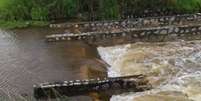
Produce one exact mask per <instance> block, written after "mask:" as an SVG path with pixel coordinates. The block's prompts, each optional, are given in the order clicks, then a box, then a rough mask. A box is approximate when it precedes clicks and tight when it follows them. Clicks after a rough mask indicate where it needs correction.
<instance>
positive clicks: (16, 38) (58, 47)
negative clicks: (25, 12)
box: [0, 28, 106, 101]
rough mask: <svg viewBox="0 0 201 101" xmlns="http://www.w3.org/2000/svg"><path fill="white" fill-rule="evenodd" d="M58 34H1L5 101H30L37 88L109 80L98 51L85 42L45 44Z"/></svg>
mask: <svg viewBox="0 0 201 101" xmlns="http://www.w3.org/2000/svg"><path fill="white" fill-rule="evenodd" d="M55 32H58V30H53V29H49V28H29V29H18V30H6V31H5V30H0V96H1V97H0V98H1V99H4V100H8V101H12V100H16V99H21V100H22V101H23V100H27V98H28V100H29V98H31V97H32V95H33V85H34V84H39V83H44V82H55V81H64V80H76V79H88V78H93V77H97V76H100V77H101V76H106V73H102V71H106V70H105V68H104V67H105V65H103V64H102V63H101V62H100V61H99V60H98V59H99V56H98V55H97V50H96V48H95V47H91V46H89V45H87V44H85V43H83V42H59V43H47V42H45V40H44V36H45V35H47V34H51V33H55ZM94 67H95V68H94ZM100 71H101V72H100ZM93 72H95V73H93ZM97 74H98V75H97ZM71 100H72V101H77V100H80V101H82V100H83V101H88V100H90V99H89V97H75V98H72V99H71Z"/></svg>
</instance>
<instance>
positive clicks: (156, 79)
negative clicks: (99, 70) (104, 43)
mask: <svg viewBox="0 0 201 101" xmlns="http://www.w3.org/2000/svg"><path fill="white" fill-rule="evenodd" d="M98 51H99V53H100V55H101V57H102V59H103V60H105V61H106V62H107V63H108V64H109V65H110V67H108V69H109V71H108V75H109V76H110V77H116V76H125V75H136V74H144V75H147V76H148V79H149V81H150V83H151V84H152V85H153V87H154V89H152V90H150V91H145V92H141V93H132V92H130V93H125V94H122V95H114V96H113V97H112V98H111V99H110V100H111V101H200V99H201V64H200V62H201V41H193V42H185V41H182V40H180V41H178V42H166V43H135V44H127V45H119V46H114V47H99V48H98Z"/></svg>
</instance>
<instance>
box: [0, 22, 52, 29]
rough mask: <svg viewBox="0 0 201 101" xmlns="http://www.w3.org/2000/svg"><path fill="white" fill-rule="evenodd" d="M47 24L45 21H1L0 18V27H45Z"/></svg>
mask: <svg viewBox="0 0 201 101" xmlns="http://www.w3.org/2000/svg"><path fill="white" fill-rule="evenodd" d="M48 25H49V22H47V21H3V20H0V28H2V29H15V28H28V27H46V26H48Z"/></svg>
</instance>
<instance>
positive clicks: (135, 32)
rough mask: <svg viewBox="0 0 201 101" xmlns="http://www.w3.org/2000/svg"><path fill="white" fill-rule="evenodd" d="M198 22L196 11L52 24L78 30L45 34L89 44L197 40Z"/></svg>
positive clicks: (200, 25) (200, 18) (199, 16)
mask: <svg viewBox="0 0 201 101" xmlns="http://www.w3.org/2000/svg"><path fill="white" fill-rule="evenodd" d="M200 22H201V14H199V13H198V14H185V15H177V16H162V17H147V18H136V19H126V20H121V21H102V22H101V21H97V22H82V23H66V24H52V25H50V27H51V28H66V29H68V28H72V27H73V26H76V27H77V29H78V30H79V31H80V32H78V33H73V32H69V33H64V34H52V35H48V36H46V41H47V42H57V41H84V42H87V43H89V44H98V42H100V41H109V42H110V41H112V40H116V39H124V40H127V41H129V42H154V41H168V40H175V39H182V40H194V39H195V40H197V39H200V38H201V36H200V31H201V23H200ZM109 42H108V43H109Z"/></svg>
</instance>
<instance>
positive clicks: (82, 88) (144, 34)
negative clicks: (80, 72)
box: [34, 13, 201, 99]
mask: <svg viewBox="0 0 201 101" xmlns="http://www.w3.org/2000/svg"><path fill="white" fill-rule="evenodd" d="M50 27H51V28H55V29H71V28H75V29H76V30H77V31H72V32H71V31H69V32H64V33H61V34H59V33H58V34H52V35H47V36H46V42H59V41H66V42H68V41H83V42H86V43H88V44H90V45H97V46H100V45H102V42H103V43H104V42H105V43H107V44H108V43H109V44H111V43H113V42H114V43H115V44H118V43H124V42H129V43H134V42H162V41H174V40H175V41H176V40H178V39H181V40H200V39H201V14H200V13H197V14H185V15H176V16H160V17H146V18H135V19H125V20H116V21H96V22H81V23H63V24H51V25H50ZM119 40H120V41H119ZM122 40H123V41H122ZM151 88H152V87H151V85H150V84H149V82H148V81H147V80H146V76H144V75H134V76H126V77H116V78H103V79H99V78H98V79H91V80H74V81H64V82H55V83H44V84H40V85H36V86H34V96H35V98H37V99H46V98H56V97H59V96H61V95H66V96H78V95H86V94H89V93H92V92H96V93H108V92H110V94H119V93H122V92H124V91H126V92H127V91H133V92H141V91H144V90H148V89H151ZM116 92H118V93H116Z"/></svg>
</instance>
